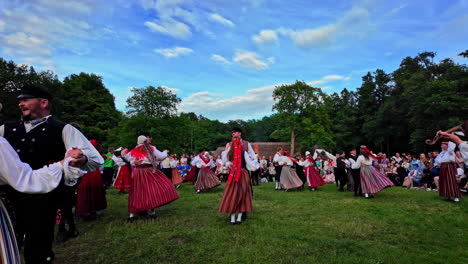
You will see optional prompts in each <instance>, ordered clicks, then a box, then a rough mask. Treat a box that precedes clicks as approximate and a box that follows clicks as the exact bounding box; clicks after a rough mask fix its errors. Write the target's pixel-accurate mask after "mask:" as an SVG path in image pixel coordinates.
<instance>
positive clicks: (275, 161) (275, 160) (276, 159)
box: [273, 147, 284, 190]
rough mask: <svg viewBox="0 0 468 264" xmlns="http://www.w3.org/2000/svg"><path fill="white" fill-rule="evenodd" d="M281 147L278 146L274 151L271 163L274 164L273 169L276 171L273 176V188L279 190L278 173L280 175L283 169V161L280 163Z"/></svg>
mask: <svg viewBox="0 0 468 264" xmlns="http://www.w3.org/2000/svg"><path fill="white" fill-rule="evenodd" d="M283 154H284V152H283V148H281V147H279V148H278V149H277V151H276V154H275V156H274V157H273V164H274V165H275V171H276V174H275V175H276V176H275V190H281V182H280V178H281V177H280V175H281V170H282V169H283V165H284V163H281V164H280V162H279V161H280V159H281V157H282V156H283Z"/></svg>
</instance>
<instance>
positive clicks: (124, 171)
mask: <svg viewBox="0 0 468 264" xmlns="http://www.w3.org/2000/svg"><path fill="white" fill-rule="evenodd" d="M131 175H132V171H131V169H130V168H129V166H127V165H124V166H120V167H119V170H118V172H117V177H116V178H115V181H114V186H115V189H117V190H120V191H124V190H130V185H131V180H132V179H131V177H132V176H131Z"/></svg>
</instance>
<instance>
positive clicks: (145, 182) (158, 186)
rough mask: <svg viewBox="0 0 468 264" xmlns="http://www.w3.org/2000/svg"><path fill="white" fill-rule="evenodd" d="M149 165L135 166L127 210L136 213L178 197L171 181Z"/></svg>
mask: <svg viewBox="0 0 468 264" xmlns="http://www.w3.org/2000/svg"><path fill="white" fill-rule="evenodd" d="M154 170H155V171H154V172H153V167H151V166H140V167H136V168H135V171H134V172H133V175H132V177H133V181H132V186H131V187H130V193H129V195H128V212H129V213H138V212H142V211H146V210H150V209H153V208H156V207H160V206H162V205H165V204H168V203H170V202H172V201H175V200H177V199H179V195H178V194H177V192H176V190H175V189H174V186H173V185H172V182H171V181H170V180H169V179H168V178H167V177H166V175H164V173H162V172H161V171H160V170H157V169H154Z"/></svg>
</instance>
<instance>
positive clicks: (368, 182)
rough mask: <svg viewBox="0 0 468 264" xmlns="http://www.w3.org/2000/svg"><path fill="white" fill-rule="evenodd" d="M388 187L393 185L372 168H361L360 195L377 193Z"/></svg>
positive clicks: (383, 175)
mask: <svg viewBox="0 0 468 264" xmlns="http://www.w3.org/2000/svg"><path fill="white" fill-rule="evenodd" d="M390 186H393V183H392V182H391V181H390V180H389V179H388V178H387V176H386V175H385V174H383V173H381V172H380V171H378V170H377V169H376V168H374V167H373V166H363V167H361V189H362V193H378V192H380V191H381V190H383V189H385V188H387V187H390Z"/></svg>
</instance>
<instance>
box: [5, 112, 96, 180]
mask: <svg viewBox="0 0 468 264" xmlns="http://www.w3.org/2000/svg"><path fill="white" fill-rule="evenodd" d="M49 117H51V116H50V115H49V116H47V117H46V119H48V118H49ZM44 122H45V121H43V122H41V123H38V124H36V125H35V126H33V125H32V124H31V122H25V123H24V128H25V129H26V133H28V132H29V131H31V130H32V129H34V128H35V127H37V126H38V125H40V124H42V123H44ZM4 135H5V126H4V125H1V126H0V136H2V137H3V136H4ZM62 141H63V143H64V145H65V149H70V148H72V147H77V148H79V149H81V151H83V154H84V155H86V157H87V158H88V162H87V163H86V164H85V165H83V167H81V169H83V170H85V171H94V170H96V169H98V168H99V167H100V166H101V165H102V164H104V159H102V157H101V155H100V154H99V152H98V151H97V150H96V148H95V147H94V146H93V145H92V144H91V142H89V140H88V139H87V138H86V137H85V136H84V135H83V134H82V133H81V132H80V131H79V130H78V129H76V128H74V127H73V126H71V125H69V124H66V125H65V127H64V128H63V130H62ZM38 155H40V153H38ZM63 155H65V153H63Z"/></svg>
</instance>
